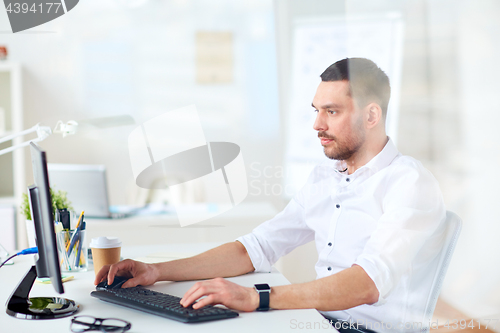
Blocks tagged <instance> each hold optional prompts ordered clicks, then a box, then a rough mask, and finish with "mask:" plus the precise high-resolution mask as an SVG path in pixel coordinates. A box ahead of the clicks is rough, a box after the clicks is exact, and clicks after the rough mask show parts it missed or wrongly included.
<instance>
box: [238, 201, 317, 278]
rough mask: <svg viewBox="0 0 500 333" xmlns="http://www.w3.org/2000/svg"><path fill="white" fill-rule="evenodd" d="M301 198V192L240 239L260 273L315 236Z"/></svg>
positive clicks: (268, 269)
mask: <svg viewBox="0 0 500 333" xmlns="http://www.w3.org/2000/svg"><path fill="white" fill-rule="evenodd" d="M299 201H300V196H299V195H298V196H296V197H295V198H294V199H292V200H291V201H290V203H289V204H288V205H287V206H286V207H285V209H284V210H283V211H282V212H281V213H279V214H278V215H276V216H275V217H274V218H272V219H271V220H268V221H266V222H264V223H262V224H261V225H259V226H258V227H257V228H255V229H254V230H253V231H252V232H251V233H249V234H247V235H245V236H242V237H239V238H237V239H236V240H237V241H239V242H240V243H242V244H243V246H245V248H246V250H247V252H248V255H249V256H250V260H251V261H252V264H253V267H254V269H255V271H256V272H270V271H271V267H272V265H273V264H274V263H275V262H276V261H278V259H279V258H280V257H282V256H284V255H285V254H287V253H289V252H290V251H292V250H293V249H295V248H296V247H298V246H300V245H303V244H305V243H308V242H310V241H312V240H313V239H314V232H313V230H311V229H310V228H309V227H308V226H307V225H306V223H305V218H304V215H305V214H304V208H303V206H302V205H301V204H300V203H299Z"/></svg>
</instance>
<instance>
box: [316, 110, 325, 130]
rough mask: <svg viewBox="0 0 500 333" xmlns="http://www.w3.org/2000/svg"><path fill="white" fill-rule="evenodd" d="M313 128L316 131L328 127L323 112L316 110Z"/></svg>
mask: <svg viewBox="0 0 500 333" xmlns="http://www.w3.org/2000/svg"><path fill="white" fill-rule="evenodd" d="M313 128H314V130H316V131H326V130H327V129H328V126H327V124H326V119H325V113H324V112H321V111H318V113H317V114H316V119H315V120H314V125H313Z"/></svg>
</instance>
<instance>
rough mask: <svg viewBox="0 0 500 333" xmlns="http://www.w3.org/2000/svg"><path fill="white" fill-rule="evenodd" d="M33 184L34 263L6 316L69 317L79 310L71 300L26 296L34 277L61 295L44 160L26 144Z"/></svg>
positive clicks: (36, 147) (11, 300)
mask: <svg viewBox="0 0 500 333" xmlns="http://www.w3.org/2000/svg"><path fill="white" fill-rule="evenodd" d="M30 149H31V162H32V166H33V176H34V180H35V184H34V185H32V186H29V187H28V191H29V199H30V208H31V216H32V218H33V222H34V224H35V234H36V244H37V247H38V260H37V261H36V264H35V265H33V266H32V267H31V269H30V270H29V271H28V273H26V275H25V276H24V279H23V280H22V281H21V282H20V283H19V285H18V286H17V288H16V289H15V290H14V292H13V293H12V295H11V297H10V299H9V301H8V302H7V313H8V314H9V315H11V316H13V317H16V318H23V319H52V318H61V317H66V316H70V315H72V314H73V313H75V312H76V311H78V309H79V305H78V304H76V303H75V301H73V300H69V299H66V298H60V297H32V298H30V297H29V292H30V291H31V288H32V286H33V283H34V282H35V279H36V278H37V276H38V277H48V278H50V280H51V282H52V285H53V286H54V289H55V290H56V291H57V292H58V293H60V294H62V293H64V287H63V285H62V281H61V268H60V265H59V256H58V253H57V244H56V235H55V231H54V218H53V216H54V214H53V211H52V200H51V196H50V187H49V176H48V172H47V158H46V154H45V152H44V151H43V150H42V149H40V147H39V146H37V145H36V144H34V143H33V142H31V143H30Z"/></svg>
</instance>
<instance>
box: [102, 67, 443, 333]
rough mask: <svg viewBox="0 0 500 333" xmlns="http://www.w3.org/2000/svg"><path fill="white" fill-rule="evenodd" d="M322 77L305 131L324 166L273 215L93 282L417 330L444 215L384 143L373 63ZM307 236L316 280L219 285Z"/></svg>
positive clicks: (430, 186) (384, 80) (265, 264)
mask: <svg viewBox="0 0 500 333" xmlns="http://www.w3.org/2000/svg"><path fill="white" fill-rule="evenodd" d="M321 79H322V81H321V83H320V84H319V86H318V88H317V91H316V94H315V96H314V98H313V101H312V106H313V108H314V110H315V112H317V115H316V120H315V123H314V126H313V127H314V130H315V131H317V133H318V137H319V141H320V143H321V145H322V146H323V147H324V152H325V155H326V156H327V157H328V158H329V160H327V161H325V163H322V164H320V165H318V166H316V167H315V169H314V170H313V172H312V173H311V175H310V177H309V179H308V181H307V183H306V185H305V186H304V187H303V188H302V189H301V190H300V191H299V192H298V193H297V194H296V195H295V197H294V198H293V199H292V200H291V201H290V203H289V204H288V205H287V206H286V208H285V209H284V210H283V211H282V212H281V213H279V214H278V215H277V216H276V217H274V218H273V219H271V220H269V221H267V222H265V223H263V224H261V225H260V226H258V227H257V228H255V229H254V230H253V231H252V233H250V234H248V235H245V236H243V237H240V238H238V239H237V240H236V241H234V242H231V243H227V244H224V245H222V246H220V247H217V248H215V249H212V250H210V251H207V252H205V253H202V254H200V255H198V256H195V257H192V258H188V259H181V260H177V261H170V262H165V263H159V264H144V263H140V262H136V261H133V260H124V261H121V262H120V263H118V264H115V265H112V266H105V267H104V268H103V269H102V270H101V271H100V272H99V273H98V274H97V277H96V281H95V283H96V284H97V283H98V282H100V281H101V280H103V279H105V278H108V283H111V282H112V280H113V279H114V276H115V275H125V276H129V277H131V279H130V280H128V281H127V282H126V283H125V284H124V285H123V287H133V286H136V285H138V284H141V285H151V284H153V283H155V282H157V281H164V280H168V281H182V280H198V279H207V280H205V281H202V282H197V283H196V284H195V285H194V286H193V287H192V288H191V289H190V290H188V291H187V292H186V294H185V295H184V297H183V298H182V300H181V304H182V305H184V306H188V305H190V304H192V303H193V302H194V301H196V300H198V299H199V298H200V297H202V296H206V297H205V298H203V299H201V300H200V301H199V302H197V303H196V304H194V305H193V307H194V308H199V307H203V306H205V305H207V304H224V305H225V306H227V307H229V308H232V309H236V310H240V311H254V310H256V309H258V308H259V309H262V308H267V307H269V308H272V309H303V308H314V309H317V310H319V311H321V312H322V313H323V314H324V315H325V316H327V318H335V319H338V320H345V321H351V322H353V321H358V323H361V324H364V326H366V327H368V328H371V329H374V330H376V331H379V332H383V331H392V330H396V331H404V330H406V331H412V330H418V327H415V326H414V325H415V320H417V321H418V319H419V318H422V316H421V313H422V312H423V310H424V307H425V304H426V300H427V298H428V291H429V290H430V287H431V285H432V283H433V281H432V280H433V276H434V274H433V272H431V271H429V269H430V268H432V267H433V266H432V264H433V263H435V259H436V255H437V252H438V251H439V249H440V248H441V246H442V237H441V236H442V232H443V230H444V229H443V228H444V220H445V207H444V204H443V200H442V196H441V192H440V189H439V186H438V184H437V181H436V180H435V178H434V177H433V176H432V174H431V173H430V172H429V171H427V170H426V169H425V168H424V167H423V166H422V164H421V163H420V162H419V161H417V160H415V159H413V158H411V157H408V156H403V155H402V154H401V153H399V152H398V150H397V148H396V146H395V145H394V143H393V142H392V141H391V139H390V138H389V137H388V136H387V135H386V132H385V118H386V113H387V106H388V103H389V98H390V85H389V79H388V77H387V75H386V74H385V73H384V72H383V71H382V70H380V68H378V67H377V65H376V64H374V63H373V62H372V61H370V60H368V59H363V58H350V59H349V58H348V59H343V60H340V61H338V62H336V63H334V64H333V65H331V66H330V67H328V68H327V69H326V70H325V71H324V72H323V74H321ZM312 240H314V241H315V243H316V248H317V251H318V255H319V258H318V261H317V263H316V266H315V268H316V272H317V278H316V280H314V281H311V282H307V283H301V284H291V285H285V286H270V287H269V289H270V290H266V289H267V288H268V287H267V285H265V281H262V283H263V285H260V287H259V286H257V289H259V288H260V289H261V290H260V292H258V291H256V289H255V288H248V287H243V286H240V285H237V284H234V283H232V282H229V281H227V280H225V279H223V278H224V277H231V276H238V275H242V274H245V273H249V272H253V271H257V272H268V271H270V270H271V266H272V265H273V264H274V263H275V262H276V261H277V260H278V259H279V258H280V257H281V256H283V255H285V254H287V253H289V252H290V251H292V250H293V249H294V248H296V247H298V246H300V245H302V244H305V243H307V242H310V241H312ZM408 323H410V325H408ZM420 324H423V325H425V323H420ZM417 326H418V324H417ZM337 328H338V327H337ZM341 331H342V330H341Z"/></svg>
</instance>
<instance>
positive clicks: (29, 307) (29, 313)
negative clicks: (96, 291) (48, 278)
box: [7, 265, 80, 319]
mask: <svg viewBox="0 0 500 333" xmlns="http://www.w3.org/2000/svg"><path fill="white" fill-rule="evenodd" d="M36 277H37V275H36V266H35V265H33V266H32V267H31V269H30V270H29V271H28V273H26V275H25V276H24V279H23V280H22V281H21V283H19V285H18V286H17V289H16V290H15V291H14V293H12V296H10V298H9V301H8V302H7V314H9V315H11V316H12V317H16V318H22V319H54V318H62V317H67V316H71V315H72V314H74V313H75V312H77V311H78V309H79V307H80V306H79V305H78V304H76V303H75V301H73V300H70V299H66V298H59V297H31V298H29V297H28V296H29V293H30V291H31V287H33V283H34V282H35V279H36Z"/></svg>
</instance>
